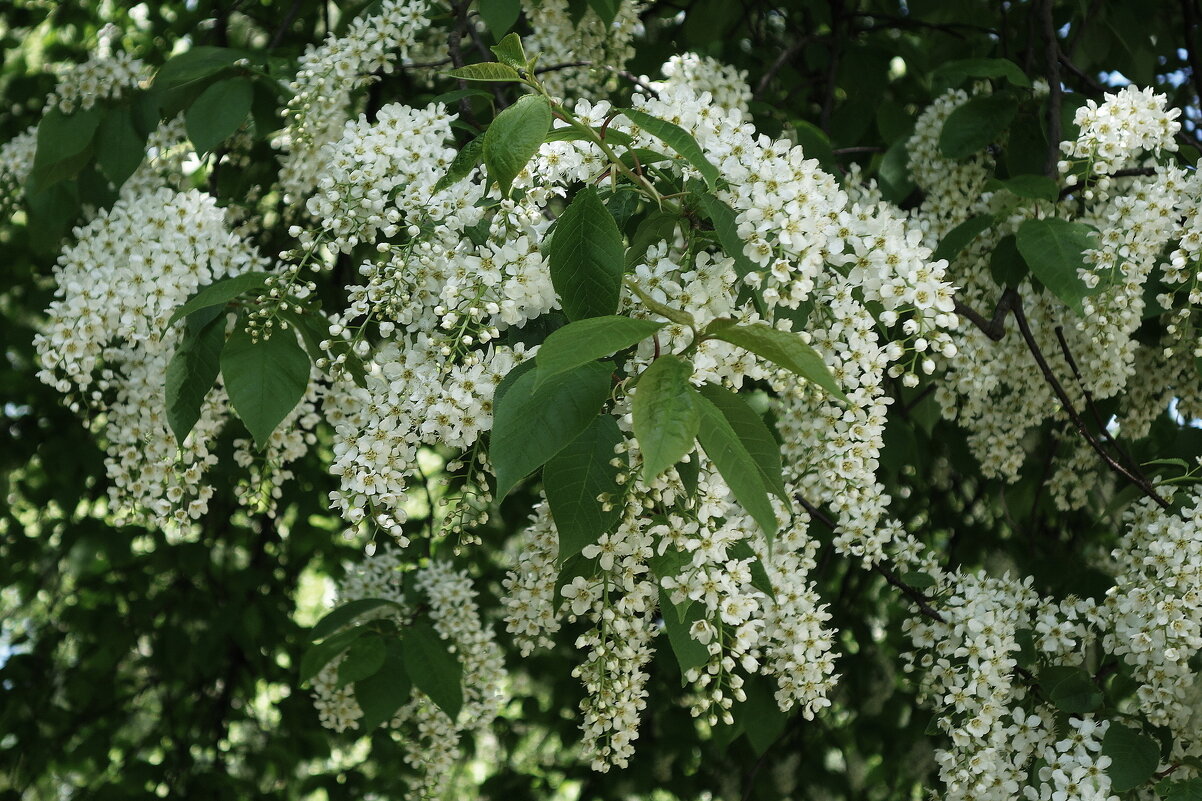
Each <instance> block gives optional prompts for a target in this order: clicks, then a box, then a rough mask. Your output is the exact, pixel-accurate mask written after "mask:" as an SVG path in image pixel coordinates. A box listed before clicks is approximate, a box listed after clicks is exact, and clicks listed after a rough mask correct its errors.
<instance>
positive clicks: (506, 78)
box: [447, 61, 550, 164]
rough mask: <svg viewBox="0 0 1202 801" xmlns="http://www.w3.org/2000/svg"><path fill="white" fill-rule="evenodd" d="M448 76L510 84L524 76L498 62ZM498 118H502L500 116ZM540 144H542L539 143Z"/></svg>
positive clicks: (465, 67)
mask: <svg viewBox="0 0 1202 801" xmlns="http://www.w3.org/2000/svg"><path fill="white" fill-rule="evenodd" d="M447 74H448V75H450V76H451V77H452V78H459V79H461V80H464V81H499V82H503V83H508V82H510V81H520V80H521V79H522V76H520V75H518V71H517V70H515V69H514V68H513V67H511V66H509V65H508V64H501V63H499V62H496V61H483V62H481V63H479V64H468V65H467V66H464V67H459V68H458V69H453V70H451V71H450V72H448V73H447ZM525 97H534V95H525ZM544 105H545V101H544ZM511 108H512V107H511ZM497 116H498V117H500V115H497ZM495 122H496V121H495V120H494V124H495ZM548 125H550V123H548ZM539 144H542V143H541V142H539ZM524 163H525V162H523V164H524Z"/></svg>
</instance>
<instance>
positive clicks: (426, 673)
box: [402, 621, 463, 720]
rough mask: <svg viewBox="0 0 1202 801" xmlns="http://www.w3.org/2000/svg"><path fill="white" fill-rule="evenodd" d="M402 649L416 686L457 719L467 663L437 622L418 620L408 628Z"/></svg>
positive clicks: (407, 668) (406, 665)
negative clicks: (450, 645)
mask: <svg viewBox="0 0 1202 801" xmlns="http://www.w3.org/2000/svg"><path fill="white" fill-rule="evenodd" d="M402 649H403V654H404V656H403V659H404V661H405V671H406V672H407V673H408V674H409V679H410V681H412V682H413V686H414V687H416V688H417V689H419V690H421V691H422V692H424V693H425V694H426V695H428V696H429V697H430V700H431V701H433V702H434V703H435V704H437V705H438V708H439V709H441V710H442V711H443V712H446V713H447V716H448V717H450V718H451V720H455V718H457V717H458V716H459V710H460V709H461V708H463V667H462V666H461V665H460V664H459V660H458V659H456V658H455V655H454V654H452V653H451V652H450V650H449V649H448V648H447V644H446V642H445V641H444V640H443V639H442V638H441V637H439V636H438V632H436V631H435V630H434V627H433V626H431V625H430V624H429V623H426V622H424V621H418V622H416V623H414V624H413V625H411V626H409V628H407V629H405V638H404V641H403V643H402Z"/></svg>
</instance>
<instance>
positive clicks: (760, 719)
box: [739, 675, 789, 756]
mask: <svg viewBox="0 0 1202 801" xmlns="http://www.w3.org/2000/svg"><path fill="white" fill-rule="evenodd" d="M773 685H774V682H773V681H772V680H771V679H769V678H767V677H766V676H760V675H754V676H750V677H748V680H747V681H745V682H744V683H743V692H744V694H745V695H746V696H747V700H746V701H744V702H743V704H742V705H741V706H740V711H739V716H740V717H741V718H742V720H743V725H744V729H745V730H746V732H747V740H748V741H749V742H750V743H751V747H752V749H753V750H754V751H755V753H756V756H762V755H763V754H764V752H765V751H767V750H768V749H769V748H770V747H771V746H772V744H773V743H775V742H776V741H777V739H779V738H780V736H781V735H782V734H784V732H785V724H786V723H788V721H789V716H788V715H786V714H785V713H784V712H782V711H781V708H780V705H779V704H777V703H776V694H775V693H774V691H773V689H772V688H773Z"/></svg>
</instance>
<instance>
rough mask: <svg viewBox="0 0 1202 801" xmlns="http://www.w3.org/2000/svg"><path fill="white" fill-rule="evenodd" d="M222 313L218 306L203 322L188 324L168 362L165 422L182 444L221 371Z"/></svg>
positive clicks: (224, 321)
mask: <svg viewBox="0 0 1202 801" xmlns="http://www.w3.org/2000/svg"><path fill="white" fill-rule="evenodd" d="M225 317H226V316H225V314H223V313H222V312H221V310H217V314H215V315H213V317H212V319H210V320H208V321H207V322H204V324H203V325H188V326H187V327H186V328H185V331H184V336H183V338H182V339H181V340H180V343H179V347H177V348H176V351H175V354H174V355H173V356H172V357H171V361H170V362H168V363H167V377H166V393H167V424H168V425H169V426H171V431H172V433H174V434H175V441H176V442H177V443H178V444H179V445H180V446H181V447H182V446H183V444H184V439H185V438H186V437H187V436H188V433H189V432H190V431H191V430H192V427H193V426H195V425H196V421H197V420H199V419H200V407H201V405H202V404H203V403H204V399H205V396H206V395H208V394H209V390H210V389H212V388H213V384H214V383H216V381H217V376H218V375H220V374H221V350H222V348H224V347H225V324H226V318H225ZM189 322H190V323H191V322H192V321H191V320H189Z"/></svg>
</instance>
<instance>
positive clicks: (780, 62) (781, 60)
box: [752, 36, 813, 100]
mask: <svg viewBox="0 0 1202 801" xmlns="http://www.w3.org/2000/svg"><path fill="white" fill-rule="evenodd" d="M812 41H813V38H812V37H809V36H805V37H802V38H800V39H794V40H793V44H791V45H789V46H788V47H786V48H785V49H784V50H782V51H780V55H779V56H777V57H776V60H775V61H773V62H772V66H770V67H768V69H767V70H766V71H765V72H764V74H763V75H761V76H760V80H759V83H757V84H756V85H755V94H753V95H752V98H753V99H755V100H759V99H761V98H762V97H763V96H764V92H766V91H768V84H770V83H772V79H773V78H775V77H776V73H778V72H780V70H781V67H783V66H785V65H786V64H788V63H789V60H790V59H792V58H793V56H795V55H797V52H798V51H799V50H801V48H803V47H805V46H806V45H807V44H809V43H810V42H812Z"/></svg>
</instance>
